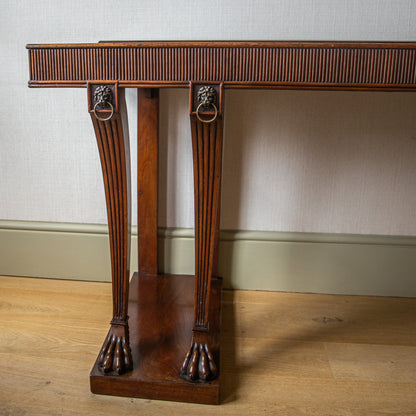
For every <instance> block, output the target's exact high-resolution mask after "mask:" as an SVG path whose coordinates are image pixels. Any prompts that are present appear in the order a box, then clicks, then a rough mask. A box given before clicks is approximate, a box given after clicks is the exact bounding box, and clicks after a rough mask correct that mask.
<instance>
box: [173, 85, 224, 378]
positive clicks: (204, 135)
mask: <svg viewBox="0 0 416 416" xmlns="http://www.w3.org/2000/svg"><path fill="white" fill-rule="evenodd" d="M198 87H199V86H198V85H196V84H193V85H191V88H190V121H191V132H192V149H193V166H194V194H195V202H194V208H195V304H194V327H193V330H192V342H191V345H190V349H189V351H188V353H187V355H186V357H185V360H184V363H183V365H182V369H181V374H182V377H184V378H185V379H187V380H191V381H195V380H199V381H206V380H210V379H213V378H215V377H216V376H217V373H218V369H217V364H216V363H215V361H214V358H213V350H212V347H211V345H209V339H208V338H209V337H208V334H209V325H210V322H209V319H208V311H209V304H210V294H211V280H212V275H213V267H214V258H215V254H216V249H217V247H218V241H216V240H217V239H218V233H217V229H218V224H217V222H218V221H219V215H218V210H219V209H220V201H221V170H222V145H223V143H222V132H223V123H222V85H219V86H215V87H214V86H212V85H211V86H209V87H212V88H213V91H215V90H216V91H217V93H216V94H217V97H218V99H217V100H214V105H216V110H217V111H216V113H214V114H213V112H212V107H211V108H208V109H207V110H209V111H208V112H207V111H203V110H201V112H200V114H201V115H200V116H199V117H198V115H197V112H196V110H197V109H198V108H199V107H198V102H197V100H196V95H197V92H198ZM202 112H203V114H202ZM214 117H215V119H214ZM210 120H212V121H210Z"/></svg>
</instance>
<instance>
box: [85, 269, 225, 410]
mask: <svg viewBox="0 0 416 416" xmlns="http://www.w3.org/2000/svg"><path fill="white" fill-rule="evenodd" d="M194 280H195V278H194V276H189V275H159V276H145V275H139V274H138V273H135V274H134V276H133V278H132V280H131V282H130V296H129V309H128V310H129V312H128V314H129V328H130V345H131V349H132V355H133V364H134V368H133V370H132V371H131V372H129V373H127V374H123V375H121V376H118V375H114V374H104V373H103V372H102V371H101V370H100V369H99V368H98V365H97V362H96V363H95V365H94V367H93V369H92V371H91V374H90V385H91V391H92V392H93V393H96V394H108V395H113V396H125V397H136V398H145V399H155V400H172V401H180V402H189V403H201V404H219V402H220V383H219V378H217V379H216V380H213V381H210V382H208V383H191V382H188V381H185V380H183V379H182V378H181V377H180V376H179V370H180V368H181V365H182V362H183V360H184V358H185V355H186V352H187V351H188V349H189V347H190V345H191V338H192V326H193V319H194V288H195V282H194ZM221 288H222V280H221V279H212V292H211V298H210V312H209V313H210V337H211V348H212V351H213V355H214V359H215V361H216V364H217V366H218V368H219V367H220V331H221ZM103 339H104V336H103Z"/></svg>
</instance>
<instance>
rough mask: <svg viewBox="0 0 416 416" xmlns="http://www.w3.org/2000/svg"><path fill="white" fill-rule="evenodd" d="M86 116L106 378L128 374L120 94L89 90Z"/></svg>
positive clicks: (126, 162)
mask: <svg viewBox="0 0 416 416" xmlns="http://www.w3.org/2000/svg"><path fill="white" fill-rule="evenodd" d="M88 94H89V103H90V105H89V112H90V114H91V120H92V123H93V126H94V131H95V136H96V139H97V144H98V150H99V153H100V160H101V167H102V172H103V179H104V188H105V197H106V204H107V217H108V228H109V237H110V252H111V271H112V291H113V319H112V321H111V326H110V330H109V332H108V335H107V338H106V339H105V341H104V344H103V346H102V348H101V351H100V354H99V357H98V364H99V366H100V367H101V368H102V370H103V371H104V372H106V373H108V372H115V373H116V374H123V373H125V372H127V371H129V370H131V369H132V367H133V363H132V356H131V350H130V341H129V327H128V316H127V307H128V297H129V293H128V292H129V275H130V270H129V268H130V223H131V208H130V201H131V191H130V154H129V137H128V126H127V113H126V106H125V101H124V90H123V89H118V87H117V84H112V85H106V86H102V85H95V84H90V85H89V87H88Z"/></svg>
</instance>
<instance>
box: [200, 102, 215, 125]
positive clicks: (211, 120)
mask: <svg viewBox="0 0 416 416" xmlns="http://www.w3.org/2000/svg"><path fill="white" fill-rule="evenodd" d="M209 104H210V105H212V106H213V107H214V110H215V114H214V117H212V118H210V119H209V120H203V119H202V118H201V117H200V116H199V109H200V108H201V106H206V103H205V102H202V103H200V104H199V105H198V107H197V108H196V118H197V119H198V120H199V121H202V123H212V122H213V121H214V120H215V119H216V118H217V115H218V109H217V106H216V105H215V104H214V103H209Z"/></svg>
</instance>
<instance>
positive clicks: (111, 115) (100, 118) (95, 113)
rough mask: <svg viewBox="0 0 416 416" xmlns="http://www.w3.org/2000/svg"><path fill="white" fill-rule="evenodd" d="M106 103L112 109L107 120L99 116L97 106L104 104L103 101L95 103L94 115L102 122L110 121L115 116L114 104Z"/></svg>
mask: <svg viewBox="0 0 416 416" xmlns="http://www.w3.org/2000/svg"><path fill="white" fill-rule="evenodd" d="M104 103H105V104H108V105H109V106H110V107H111V114H110V115H109V116H108V117H106V118H102V117H100V116H98V114H97V111H96V110H97V105H98V104H102V101H97V102H96V103H95V106H94V115H95V118H96V119H97V120H101V121H108V120H110V118H111V117H113V114H114V107H113V104H111V103H110V101H104Z"/></svg>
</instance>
